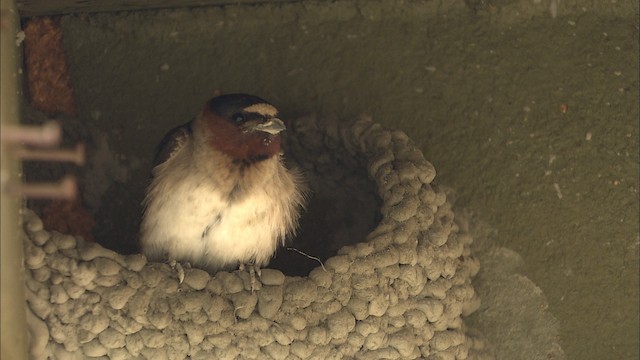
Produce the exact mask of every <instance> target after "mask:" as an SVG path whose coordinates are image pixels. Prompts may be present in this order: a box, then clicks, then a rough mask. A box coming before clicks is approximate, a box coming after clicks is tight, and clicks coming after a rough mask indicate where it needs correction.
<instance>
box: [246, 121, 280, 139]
mask: <svg viewBox="0 0 640 360" xmlns="http://www.w3.org/2000/svg"><path fill="white" fill-rule="evenodd" d="M286 128H287V127H286V126H284V123H283V122H282V120H280V119H278V118H271V119H269V120H267V121H266V122H263V123H258V124H255V125H254V126H251V129H250V130H252V131H262V132H266V133H269V134H271V135H276V134H278V133H279V132H281V131H282V130H285V129H286Z"/></svg>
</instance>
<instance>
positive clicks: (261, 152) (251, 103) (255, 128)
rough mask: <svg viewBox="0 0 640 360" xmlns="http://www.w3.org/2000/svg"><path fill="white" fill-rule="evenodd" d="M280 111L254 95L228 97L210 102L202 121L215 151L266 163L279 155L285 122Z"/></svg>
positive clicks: (207, 104) (235, 157)
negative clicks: (279, 117) (280, 116)
mask: <svg viewBox="0 0 640 360" xmlns="http://www.w3.org/2000/svg"><path fill="white" fill-rule="evenodd" d="M277 116H278V110H277V109H276V108H275V107H274V106H273V105H271V104H270V103H268V102H267V101H265V100H263V99H261V98H259V97H257V96H252V95H246V94H227V95H222V96H218V97H215V98H213V99H211V100H209V101H208V102H207V103H206V104H205V106H204V109H203V111H202V115H201V121H202V122H203V125H204V131H206V132H207V133H208V134H209V136H208V139H209V144H210V145H211V146H212V147H213V148H214V149H216V150H218V151H220V152H222V153H224V154H226V155H227V156H229V157H231V158H232V159H233V160H234V161H238V162H242V163H255V162H258V161H262V160H266V159H268V158H270V157H272V156H274V155H277V154H278V153H279V152H280V132H281V131H282V130H285V126H284V123H283V122H282V120H280V119H278V117H277Z"/></svg>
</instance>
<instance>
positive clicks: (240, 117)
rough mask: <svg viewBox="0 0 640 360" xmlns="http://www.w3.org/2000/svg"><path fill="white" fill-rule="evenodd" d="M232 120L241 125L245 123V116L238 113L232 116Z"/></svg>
mask: <svg viewBox="0 0 640 360" xmlns="http://www.w3.org/2000/svg"><path fill="white" fill-rule="evenodd" d="M231 119H232V120H233V121H234V122H236V123H241V122H243V121H244V115H242V114H240V113H237V114H233V115H232V116H231Z"/></svg>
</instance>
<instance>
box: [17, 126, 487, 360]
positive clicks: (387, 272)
mask: <svg viewBox="0 0 640 360" xmlns="http://www.w3.org/2000/svg"><path fill="white" fill-rule="evenodd" d="M290 129H291V133H290V136H289V139H288V144H287V147H288V149H287V150H288V151H289V152H290V153H291V154H297V155H296V156H297V157H295V158H294V159H293V161H294V162H295V163H297V164H298V165H299V166H301V167H302V168H303V169H304V170H305V171H306V172H307V173H312V174H313V176H312V177H315V178H316V179H326V181H329V182H334V183H342V184H344V186H345V187H347V188H348V187H349V186H350V185H349V182H348V179H347V178H345V177H341V176H339V175H335V174H339V173H340V172H335V171H332V170H330V169H335V168H336V166H338V167H342V168H344V169H346V170H345V171H346V173H347V174H348V173H349V169H351V171H352V170H353V169H360V170H364V171H366V173H368V175H369V177H370V179H371V181H373V182H375V188H376V190H377V194H378V196H379V197H380V199H382V204H381V206H380V208H379V209H377V210H378V211H379V213H380V215H381V220H380V222H379V223H378V224H377V226H376V227H375V229H374V230H373V231H372V232H370V233H369V234H368V235H367V236H366V238H362V239H351V240H350V241H349V242H351V243H353V242H354V240H355V241H356V242H355V243H353V245H346V246H342V247H341V248H340V249H339V250H338V252H337V254H336V255H335V256H332V257H330V258H329V259H328V260H326V261H325V262H324V264H322V265H318V266H317V267H316V268H315V269H313V270H312V271H311V272H310V273H309V275H308V276H306V277H291V276H285V275H284V274H283V273H282V272H280V271H278V270H274V269H263V271H262V277H261V284H260V285H261V286H260V288H259V289H258V290H256V291H253V292H252V291H251V290H250V280H249V274H248V273H246V272H240V271H235V272H231V273H230V272H219V273H217V274H215V275H214V276H211V275H210V274H208V273H207V272H205V271H202V270H200V269H187V270H186V271H185V276H184V281H183V282H180V281H179V279H178V276H177V274H176V272H175V271H174V270H173V269H172V268H171V267H170V266H169V265H167V264H160V263H148V262H147V260H146V258H145V257H144V256H143V255H127V256H123V255H119V254H117V253H115V252H112V251H110V250H107V249H104V248H102V247H101V246H99V245H97V244H95V243H90V242H86V241H84V240H83V239H82V238H80V237H74V236H72V235H65V234H60V233H57V232H49V231H47V230H45V229H43V226H42V222H41V221H40V219H39V218H38V217H37V216H36V215H35V214H34V213H33V212H31V211H26V212H25V214H24V228H25V232H26V234H27V239H26V241H25V265H26V269H27V270H26V288H27V301H28V305H29V311H28V313H29V314H28V325H29V328H30V333H31V335H32V344H31V355H32V357H33V358H34V359H44V358H47V357H48V356H52V357H54V358H56V359H66V358H87V357H93V358H105V359H106V358H110V359H135V358H154V359H184V358H187V357H189V356H190V357H191V358H193V359H211V358H217V359H229V358H246V359H270V358H273V359H307V358H311V359H339V358H356V359H414V358H427V359H490V358H492V356H491V353H490V351H489V350H488V349H487V347H486V346H485V345H486V344H485V343H484V342H483V340H481V339H479V338H477V337H475V336H472V335H471V334H470V331H469V330H468V329H467V328H466V326H465V324H464V322H463V319H462V318H463V316H466V315H468V314H470V313H472V312H473V311H475V310H476V309H477V308H478V306H479V298H478V297H477V295H476V293H475V292H474V289H473V286H472V284H471V280H472V278H473V277H474V276H475V274H476V273H477V272H478V270H479V262H478V261H477V260H476V259H474V258H473V257H472V256H471V254H470V244H471V242H472V238H471V237H470V236H469V234H467V233H464V231H463V230H461V228H460V227H459V226H458V225H457V224H456V220H455V218H454V213H453V211H452V208H451V205H450V203H449V202H447V200H446V196H445V194H444V193H443V192H442V191H441V190H439V189H438V188H437V187H436V186H435V185H433V184H432V181H433V179H434V177H435V170H434V168H433V166H432V165H431V164H430V163H429V162H427V161H426V160H425V159H424V158H423V156H422V154H421V152H420V151H419V150H418V149H417V148H416V147H415V146H414V144H413V142H412V141H411V140H410V139H409V138H408V136H407V135H406V134H404V133H403V132H401V131H388V130H385V129H383V128H382V127H381V126H380V125H378V124H375V123H373V122H371V121H370V120H369V119H366V118H360V119H358V120H356V121H345V122H336V121H321V120H318V119H316V118H315V117H313V116H311V117H307V118H304V119H300V120H298V121H296V122H294V123H293V124H291V125H290ZM336 164H337V165H336ZM345 171H343V172H342V173H343V174H344V173H345ZM324 173H330V174H333V175H331V176H328V177H323V174H324ZM311 185H312V187H313V184H311ZM353 186H357V184H356V185H353ZM312 201H313V200H312ZM346 243H348V242H346Z"/></svg>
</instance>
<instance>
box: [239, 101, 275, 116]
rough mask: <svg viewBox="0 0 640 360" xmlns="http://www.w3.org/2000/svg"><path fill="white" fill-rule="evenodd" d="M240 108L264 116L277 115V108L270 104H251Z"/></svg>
mask: <svg viewBox="0 0 640 360" xmlns="http://www.w3.org/2000/svg"><path fill="white" fill-rule="evenodd" d="M242 110H244V111H246V112H249V113H257V114H260V115H265V116H276V115H278V109H276V108H275V107H273V105H270V104H253V105H251V106H247V107H246V108H244V109H242Z"/></svg>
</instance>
